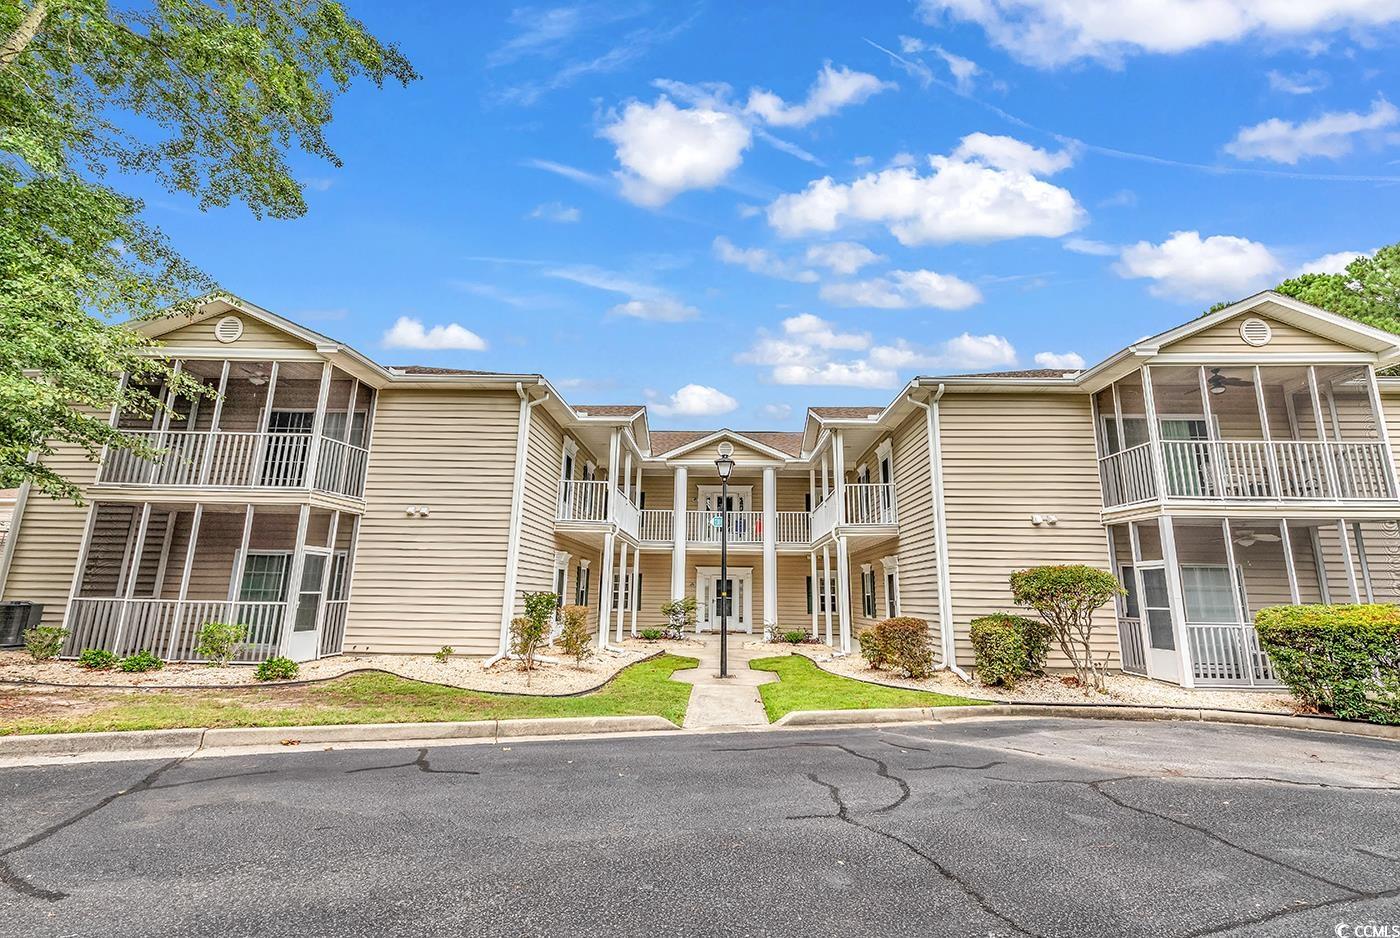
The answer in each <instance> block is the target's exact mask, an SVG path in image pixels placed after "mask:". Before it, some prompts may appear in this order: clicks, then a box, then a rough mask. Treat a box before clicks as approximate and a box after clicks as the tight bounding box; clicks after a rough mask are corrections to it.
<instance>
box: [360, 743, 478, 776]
mask: <svg viewBox="0 0 1400 938" xmlns="http://www.w3.org/2000/svg"><path fill="white" fill-rule="evenodd" d="M410 766H412V767H416V768H417V769H418V771H420V772H426V773H428V774H429V775H480V774H481V773H480V772H475V771H472V770H471V769H435V768H433V767H432V764H431V763H430V762H428V750H427V749H426V748H424V749H419V750H418V758H416V759H414V760H413V761H412V762H395V763H394V764H393V765H367V766H365V767H364V768H359V769H347V770H346V772H345V774H346V775H355V774H358V773H360V772H381V771H383V770H385V769H406V768H409V767H410Z"/></svg>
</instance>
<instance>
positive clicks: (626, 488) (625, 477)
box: [622, 449, 632, 498]
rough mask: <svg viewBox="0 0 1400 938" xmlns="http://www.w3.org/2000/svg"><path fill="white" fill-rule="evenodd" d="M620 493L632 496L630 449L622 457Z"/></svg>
mask: <svg viewBox="0 0 1400 938" xmlns="http://www.w3.org/2000/svg"><path fill="white" fill-rule="evenodd" d="M622 494H623V495H626V496H627V497H628V498H631V497H632V451H631V450H630V449H629V450H628V451H627V456H626V457H625V458H624V459H623V468H622Z"/></svg>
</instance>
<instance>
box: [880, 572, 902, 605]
mask: <svg viewBox="0 0 1400 938" xmlns="http://www.w3.org/2000/svg"><path fill="white" fill-rule="evenodd" d="M880 566H881V567H883V568H884V571H885V611H886V612H888V613H889V616H888V617H887V618H891V619H893V618H895V617H896V616H898V615H899V614H900V611H899V558H898V557H882V558H881V559H880Z"/></svg>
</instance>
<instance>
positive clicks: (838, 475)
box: [831, 430, 849, 592]
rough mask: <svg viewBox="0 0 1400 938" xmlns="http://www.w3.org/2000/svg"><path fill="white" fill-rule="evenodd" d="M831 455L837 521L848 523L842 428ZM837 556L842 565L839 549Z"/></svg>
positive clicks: (838, 431) (844, 445)
mask: <svg viewBox="0 0 1400 938" xmlns="http://www.w3.org/2000/svg"><path fill="white" fill-rule="evenodd" d="M831 456H832V466H831V473H832V477H833V482H834V488H833V491H834V492H835V493H836V523H837V524H838V525H841V524H845V523H846V435H845V434H844V433H842V432H841V431H840V430H837V431H836V442H834V443H833V444H832V447H831ZM836 557H837V560H836V564H837V566H838V567H839V566H840V565H841V559H840V558H841V553H840V551H839V550H838V551H837V554H836ZM848 592H849V591H848Z"/></svg>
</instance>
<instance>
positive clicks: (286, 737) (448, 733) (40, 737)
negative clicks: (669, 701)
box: [0, 716, 680, 758]
mask: <svg viewBox="0 0 1400 938" xmlns="http://www.w3.org/2000/svg"><path fill="white" fill-rule="evenodd" d="M658 731H672V732H679V731H680V727H678V726H676V724H674V723H672V722H671V721H670V720H667V719H666V718H665V717H659V716H631V717H538V718H533V719H525V720H474V721H471V722H462V723H346V724H335V725H326V726H249V727H226V728H209V729H200V728H196V729H176V730H136V731H125V732H115V733H52V734H37V735H33V736H0V758H6V757H23V756H78V755H88V754H95V753H114V752H133V753H136V752H146V751H150V750H171V749H188V750H190V751H191V752H192V753H193V752H201V751H203V752H207V751H210V750H220V749H239V748H242V747H246V746H276V745H284V746H293V745H296V744H299V743H373V742H401V741H404V740H436V739H495V740H499V739H513V738H517V737H521V736H581V735H590V734H603V733H640V732H646V733H654V732H658Z"/></svg>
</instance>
